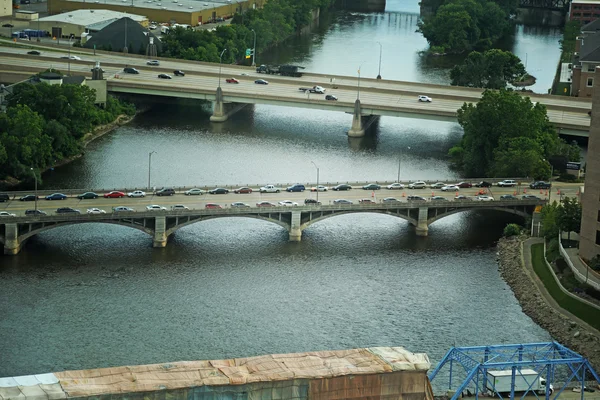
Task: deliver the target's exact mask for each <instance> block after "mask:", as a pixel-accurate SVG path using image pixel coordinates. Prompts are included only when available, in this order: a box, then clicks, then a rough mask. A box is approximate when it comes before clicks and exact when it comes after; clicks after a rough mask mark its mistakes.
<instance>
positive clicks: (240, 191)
mask: <svg viewBox="0 0 600 400" xmlns="http://www.w3.org/2000/svg"><path fill="white" fill-rule="evenodd" d="M233 193H240V194H241V193H252V189H250V188H249V187H241V188H239V189H235V190H234V191H233Z"/></svg>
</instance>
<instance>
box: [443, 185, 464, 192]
mask: <svg viewBox="0 0 600 400" xmlns="http://www.w3.org/2000/svg"><path fill="white" fill-rule="evenodd" d="M459 190H460V188H459V187H458V186H456V185H448V186H444V187H442V192H458V191H459Z"/></svg>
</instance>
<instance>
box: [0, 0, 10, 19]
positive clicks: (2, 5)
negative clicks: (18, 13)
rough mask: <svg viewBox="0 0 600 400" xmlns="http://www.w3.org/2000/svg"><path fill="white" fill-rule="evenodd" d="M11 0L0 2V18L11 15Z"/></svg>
mask: <svg viewBox="0 0 600 400" xmlns="http://www.w3.org/2000/svg"><path fill="white" fill-rule="evenodd" d="M12 11H13V8H12V0H0V17H6V16H8V15H12Z"/></svg>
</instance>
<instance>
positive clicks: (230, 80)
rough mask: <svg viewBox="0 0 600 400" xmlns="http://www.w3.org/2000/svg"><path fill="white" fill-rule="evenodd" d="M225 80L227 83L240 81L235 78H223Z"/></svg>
mask: <svg viewBox="0 0 600 400" xmlns="http://www.w3.org/2000/svg"><path fill="white" fill-rule="evenodd" d="M225 82H227V83H240V81H238V80H237V79H235V78H227V79H225Z"/></svg>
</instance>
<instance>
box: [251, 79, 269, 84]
mask: <svg viewBox="0 0 600 400" xmlns="http://www.w3.org/2000/svg"><path fill="white" fill-rule="evenodd" d="M254 83H256V84H257V85H268V84H269V82H267V81H265V80H264V79H257V80H255V81H254Z"/></svg>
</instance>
